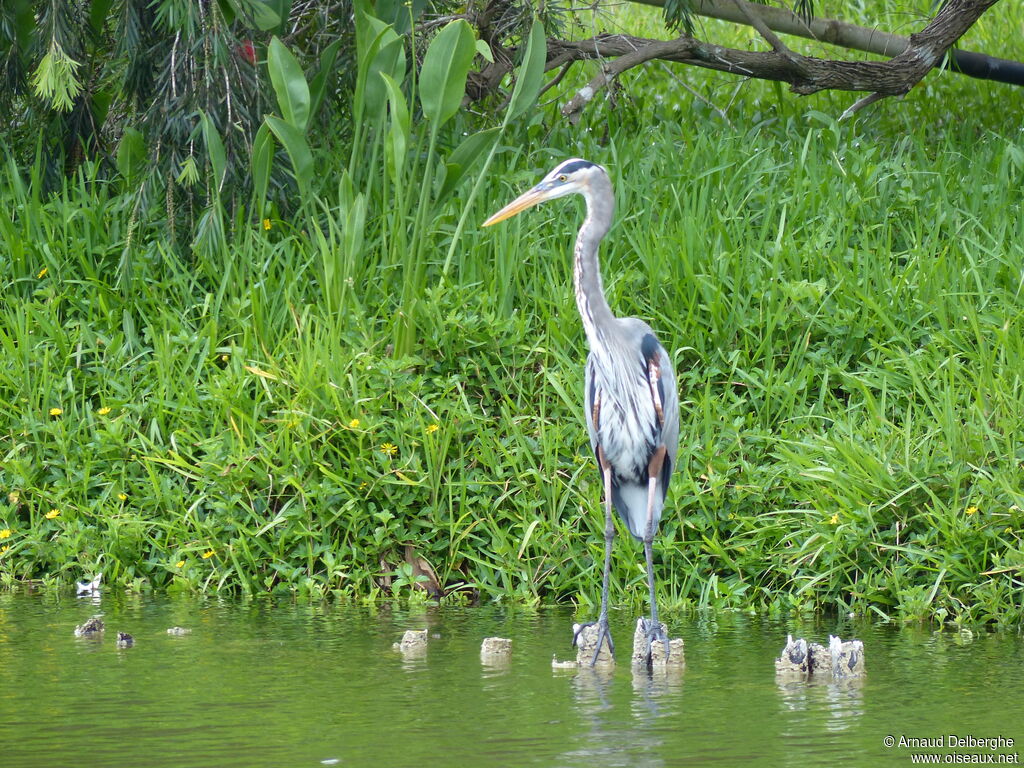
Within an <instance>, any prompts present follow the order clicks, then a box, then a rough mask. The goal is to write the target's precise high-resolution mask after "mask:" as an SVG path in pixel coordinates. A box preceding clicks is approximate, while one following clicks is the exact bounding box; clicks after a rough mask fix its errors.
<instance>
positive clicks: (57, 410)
mask: <svg viewBox="0 0 1024 768" xmlns="http://www.w3.org/2000/svg"><path fill="white" fill-rule="evenodd" d="M62 413H64V409H63V408H51V409H50V415H51V416H60V415H61V414H62Z"/></svg>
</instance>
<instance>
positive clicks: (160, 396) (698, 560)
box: [0, 78, 1024, 625]
mask: <svg viewBox="0 0 1024 768" xmlns="http://www.w3.org/2000/svg"><path fill="white" fill-rule="evenodd" d="M747 87H748V89H754V88H757V89H760V90H747V91H744V93H743V95H742V96H741V97H740V99H739V101H738V102H737V105H736V106H734V107H733V111H732V112H731V113H730V115H731V124H726V123H724V122H722V121H721V120H720V119H719V118H718V117H716V116H715V114H714V113H713V112H706V113H704V112H700V111H699V110H698V111H697V112H695V113H694V115H695V116H694V117H693V119H692V120H690V121H688V122H681V121H680V120H679V118H678V113H677V112H675V111H674V110H675V107H673V106H672V102H671V100H668V101H665V100H660V101H659V100H658V99H655V98H654V97H653V96H652V95H651V94H650V93H647V92H639V93H636V94H635V98H636V103H637V105H639V107H641V109H639V110H636V111H629V110H616V109H614V108H613V107H611V106H604V107H595V111H594V113H593V114H592V115H591V116H590V117H589V118H588V120H590V121H591V127H594V126H600V124H601V121H604V122H605V123H606V124H607V125H608V128H609V130H608V131H607V132H605V131H597V130H592V131H570V130H569V129H568V128H567V127H565V126H561V125H557V124H555V123H554V121H553V118H550V119H551V120H552V124H553V125H554V127H551V126H545V125H543V124H541V121H539V120H538V121H535V124H534V125H532V126H524V127H520V128H517V129H515V131H513V132H512V133H511V134H510V135H509V136H507V137H506V138H507V141H508V143H509V145H517V146H522V147H523V149H522V150H512V149H508V150H506V151H504V152H502V153H501V154H499V156H498V159H497V160H496V162H495V163H494V165H492V166H491V170H490V173H489V175H488V176H487V178H486V179H485V180H484V183H483V185H482V187H481V192H480V195H479V196H478V197H477V199H476V201H475V202H474V203H473V207H472V211H471V214H470V216H469V219H468V221H469V225H468V226H467V227H466V229H465V230H464V232H463V234H462V239H461V241H460V242H459V245H458V248H457V249H456V251H455V252H454V253H455V255H454V259H453V261H452V262H451V263H446V262H445V257H446V254H447V252H448V246H449V243H450V238H451V237H452V236H453V233H454V231H455V227H456V223H457V221H458V216H459V214H460V213H461V210H460V205H461V203H459V202H457V201H452V202H450V203H448V204H446V205H445V206H442V207H441V209H440V210H437V211H431V212H430V214H429V216H425V218H424V219H423V220H424V221H426V224H425V225H423V226H420V227H419V228H417V229H415V230H413V231H414V232H415V233H416V234H417V236H418V237H421V238H423V248H422V251H421V254H422V261H421V263H418V264H415V265H412V266H411V267H410V265H408V264H405V263H404V262H403V261H402V260H401V259H399V260H396V259H395V254H396V253H397V251H396V249H395V245H394V242H392V241H391V239H390V238H392V236H393V235H394V232H395V230H394V226H395V222H394V220H393V218H394V217H393V212H394V211H393V208H389V207H388V200H389V198H388V197H387V195H386V194H384V196H382V197H380V198H379V199H370V200H369V201H368V205H369V208H368V216H367V225H366V232H365V238H364V241H363V242H364V245H363V247H362V250H361V251H360V257H359V259H356V260H350V261H346V262H345V269H346V270H348V272H347V273H346V275H347V277H346V279H345V280H344V281H342V285H343V288H342V289H340V291H339V292H330V291H327V290H326V289H325V285H324V281H325V279H326V278H325V274H326V273H325V271H324V269H325V265H328V264H331V263H333V262H332V259H334V258H335V257H337V258H340V256H338V254H340V253H341V250H340V249H341V248H342V245H341V244H340V241H339V243H334V244H331V243H327V245H326V246H325V245H324V243H323V242H320V241H317V240H316V238H314V237H313V236H312V235H311V232H313V231H314V227H313V226H312V222H311V221H310V220H308V219H304V218H303V216H302V215H300V214H296V213H279V214H277V215H275V216H274V217H273V218H270V219H268V220H267V222H266V224H265V225H263V224H261V225H260V226H258V227H254V228H252V229H251V230H249V229H246V228H244V227H242V228H239V229H238V230H237V231H236V232H234V233H233V235H232V238H233V240H232V244H231V246H230V248H228V249H227V250H225V251H223V252H218V253H210V252H203V251H201V250H194V251H192V250H189V249H188V248H187V247H186V248H178V247H174V246H172V245H170V244H169V242H168V236H167V233H166V230H165V229H164V228H163V227H162V224H161V222H160V221H159V219H150V220H147V221H146V222H145V223H144V224H142V225H139V226H136V221H135V219H134V216H135V206H134V203H135V199H134V197H133V196H131V195H127V194H124V193H122V192H120V191H118V190H119V188H118V186H117V185H116V184H112V183H108V182H107V181H106V180H105V179H104V178H103V177H102V176H101V174H100V172H99V171H98V170H96V171H93V172H90V171H85V170H83V171H82V174H81V175H80V176H79V177H78V178H76V179H74V180H70V181H68V182H67V183H66V184H65V186H64V188H63V189H62V190H61V191H58V192H57V193H55V194H44V193H43V192H42V190H41V189H40V188H39V187H38V185H34V184H33V181H32V178H33V177H32V176H31V174H29V173H28V172H26V171H19V170H17V169H15V168H14V167H13V165H8V166H5V168H4V169H3V172H2V173H0V205H2V206H3V208H4V209H5V210H6V211H9V212H10V214H11V215H10V216H9V217H6V218H5V219H4V220H3V221H0V284H2V287H3V290H2V293H0V349H2V356H0V435H3V439H4V446H3V450H2V452H0V461H2V465H0V486H2V490H3V493H4V499H5V500H4V499H0V581H2V582H3V583H4V584H8V585H9V584H12V583H16V582H20V581H25V580H35V579H42V580H43V581H44V582H48V583H57V582H62V583H70V582H71V581H73V580H76V579H83V578H84V577H86V576H90V577H91V576H92V575H93V574H95V573H97V572H100V571H102V572H103V574H104V576H105V578H106V581H107V583H111V584H116V585H121V586H126V587H130V588H132V589H136V590H139V589H156V590H177V591H195V592H208V593H209V592H228V593H234V594H243V593H244V594H259V593H265V592H272V593H276V592H284V593H291V592H296V593H299V594H302V595H308V596H312V597H319V596H323V595H331V594H338V595H342V596H348V597H358V598H370V599H373V598H376V597H384V596H387V595H389V594H398V595H407V594H409V593H410V592H411V591H412V590H413V589H414V586H413V584H414V582H416V581H417V580H418V579H419V578H420V577H421V575H422V574H421V572H423V571H425V570H430V571H432V573H433V575H434V576H435V577H436V579H437V580H438V581H439V582H440V583H441V584H442V585H444V586H445V588H446V589H448V590H451V591H452V592H453V595H454V596H453V597H449V598H446V599H448V600H472V599H480V600H483V601H493V600H501V601H511V602H519V603H536V602H539V601H579V602H581V603H583V604H592V603H593V602H594V601H595V600H596V599H597V590H596V588H595V585H596V578H597V573H598V571H597V565H596V564H597V563H598V562H599V560H600V558H601V557H602V547H603V541H602V536H601V526H602V522H601V514H600V511H599V507H598V504H599V496H600V488H599V483H598V477H597V473H596V471H595V470H594V467H593V460H592V458H591V456H590V455H589V446H588V445H587V439H586V432H585V429H584V426H583V419H582V402H583V393H582V387H581V379H582V361H583V358H584V354H585V343H584V337H583V334H582V330H581V327H580V323H579V320H578V317H577V315H576V309H575V305H574V301H573V295H572V289H571V269H572V265H571V256H570V252H571V244H572V237H573V234H574V232H575V228H576V226H578V223H579V220H580V209H579V207H578V205H576V204H575V203H572V202H565V203H564V204H562V205H561V207H555V204H552V206H550V207H548V208H546V209H543V210H538V211H535V212H531V213H530V214H528V215H523V216H520V217H519V218H518V219H517V220H515V221H513V222H509V223H508V224H506V225H505V226H504V227H503V228H501V229H500V231H496V230H493V229H491V230H480V229H479V227H478V226H476V225H477V224H478V223H479V222H481V221H483V220H484V219H485V218H486V216H487V215H488V214H489V213H492V212H493V211H495V210H496V209H497V208H499V207H500V206H501V205H503V204H504V203H505V202H507V201H508V200H510V199H511V197H512V196H513V195H514V194H516V192H517V191H519V190H522V189H524V188H525V187H527V186H528V185H530V184H532V183H534V182H535V181H536V180H537V179H538V178H539V176H540V174H542V173H543V172H546V171H547V170H548V169H549V167H550V166H552V165H553V164H554V162H555V161H556V160H558V159H562V158H565V157H569V156H574V155H581V156H585V157H587V158H589V159H592V160H594V161H598V162H601V163H603V164H605V165H606V166H607V167H608V168H609V169H610V171H611V174H612V176H613V177H614V180H615V182H616V192H617V197H618V214H617V219H616V224H615V226H614V227H613V229H612V231H611V233H610V234H609V237H608V242H607V243H606V245H605V246H604V248H603V251H602V260H603V266H604V270H605V285H606V289H607V291H608V293H609V299H610V302H611V304H612V306H613V307H614V309H615V310H616V311H617V312H618V313H620V314H622V315H636V316H639V317H643V318H645V319H647V320H648V321H649V322H650V323H651V325H652V326H653V327H654V328H655V329H656V330H657V331H658V333H659V336H660V338H661V340H662V342H663V343H664V345H665V346H666V348H667V349H668V350H669V352H670V354H671V356H672V358H673V360H674V362H675V366H676V371H677V375H678V379H679V385H680V392H681V400H682V417H681V421H682V437H681V450H680V457H679V471H678V472H677V474H676V477H675V479H674V484H673V487H672V490H671V492H670V497H669V503H668V506H667V510H666V514H665V517H664V519H663V522H662V526H661V533H660V537H659V540H658V544H657V551H658V555H657V558H658V562H657V568H658V576H659V579H660V581H661V585H662V586H661V594H662V597H663V600H664V603H665V605H666V606H667V607H668V608H669V609H670V610H672V609H677V610H678V609H684V608H687V607H704V606H709V607H727V608H754V609H759V610H769V611H772V610H790V609H808V608H826V609H828V610H832V611H836V612H841V613H846V612H850V611H852V612H856V613H858V614H861V615H863V614H867V613H873V614H878V615H882V616H889V617H899V618H901V619H916V618H934V619H941V620H956V621H963V622H968V623H971V622H987V623H997V624H1003V625H1018V624H1020V623H1021V621H1022V620H1024V597H1022V595H1024V590H1022V589H1021V586H1022V584H1021V578H1022V572H1021V570H1022V568H1024V548H1022V537H1024V513H1022V512H1021V507H1022V506H1024V489H1022V483H1021V477H1022V473H1021V465H1022V462H1024V445H1022V443H1021V438H1020V435H1021V428H1020V427H1021V418H1022V414H1024V382H1022V378H1021V371H1022V370H1024V340H1022V302H1021V285H1022V283H1021V265H1022V263H1024V259H1022V257H1024V246H1022V243H1024V232H1022V231H1021V229H1022V221H1024V219H1022V217H1021V215H1020V214H1021V193H1020V189H1021V180H1022V178H1021V177H1022V173H1024V147H1022V146H1021V144H1020V136H1019V131H1018V130H1017V127H1016V119H1015V118H1014V119H1013V120H1011V119H1010V118H999V117H998V115H999V114H1007V115H1009V114H1019V113H1020V111H1021V107H1022V106H1024V105H1022V103H1021V101H1022V100H1021V97H1020V95H1019V94H1018V93H1017V92H1016V91H1012V90H1011V89H1009V88H1008V87H1006V88H1004V90H1003V91H1001V92H1000V95H997V96H996V95H992V94H991V93H989V92H987V91H985V92H982V91H979V92H975V91H972V90H971V88H970V87H968V86H966V85H963V84H960V83H959V81H951V80H950V79H949V78H945V79H941V80H938V81H937V82H936V83H933V82H931V81H929V85H928V86H927V87H926V88H927V89H932V90H929V91H928V92H927V93H918V92H916V91H915V98H914V99H908V100H907V103H906V104H905V105H903V106H902V107H900V108H898V109H897V108H893V109H892V110H891V111H890V112H887V113H883V114H882V115H881V116H879V117H878V118H877V120H876V121H874V122H871V121H864V122H862V121H857V120H855V121H853V122H851V123H848V124H841V125H840V124H837V123H835V122H834V121H833V120H832V119H831V118H829V117H827V116H826V115H824V114H822V113H820V112H816V111H814V110H813V109H811V108H810V106H814V107H818V108H823V107H826V106H827V105H828V104H829V103H830V102H829V99H833V98H835V97H834V96H832V95H828V96H824V95H823V96H822V97H820V99H819V101H816V102H796V101H793V102H788V101H787V102H779V103H777V102H776V101H775V100H774V99H773V97H772V96H771V94H772V90H771V88H770V87H769V86H762V85H756V86H755V85H754V84H750V85H749V86H747ZM972 87H973V86H972ZM942 89H948V90H946V91H943V90H942ZM684 96H685V94H684ZM685 97H686V98H690V97H689V96H685ZM680 98H682V97H680ZM950 99H952V100H953V101H955V100H956V99H974V101H973V102H972V104H973V106H972V108H971V110H970V112H971V114H984V115H988V116H990V118H991V119H990V122H988V123H986V124H984V125H983V124H981V123H978V124H977V125H974V126H962V125H951V124H949V123H948V122H946V123H944V122H943V121H942V120H943V118H942V116H943V114H944V113H943V112H942V110H943V109H944V107H942V106H941V105H943V104H946V103H952V102H951V101H950ZM688 103H690V104H691V106H693V102H688ZM997 103H998V104H1000V105H1001V110H1002V112H1000V111H999V110H997V109H994V108H993V109H992V110H988V108H987V107H990V106H991V107H994V106H995V105H996V104H997ZM1008 104H1009V105H1010V106H1007V105H1008ZM808 105H810V106H808ZM648 107H649V109H648V110H647V112H644V111H643V110H645V109H647V108H648ZM694 109H696V107H694ZM839 111H841V110H836V111H835V113H836V114H838V112H839ZM652 115H653V117H652ZM673 116H675V117H673ZM641 118H643V119H641ZM544 119H549V118H548V117H545V118H544ZM1000 120H1002V122H1000ZM382 158H383V155H381V158H378V159H380V162H382V163H383V159H382ZM318 162H321V163H322V167H323V168H324V169H325V178H324V179H323V180H322V184H321V186H320V187H319V192H318V195H319V197H318V200H319V203H320V205H319V206H318V207H317V210H318V211H320V212H321V213H322V214H323V216H324V217H325V218H324V219H323V220H318V224H319V225H320V226H321V231H326V232H328V233H332V232H333V233H335V234H336V233H337V232H336V230H333V229H331V227H330V226H329V222H330V221H334V220H336V219H337V217H338V216H339V213H338V212H339V211H341V210H342V209H343V206H344V204H345V203H344V201H343V200H342V199H341V197H343V196H344V194H345V193H344V191H343V190H342V189H341V187H342V186H343V185H341V184H340V183H339V182H338V178H337V177H336V176H335V175H334V172H333V170H332V168H333V166H332V165H331V163H330V162H329V157H328V155H327V154H324V155H323V156H322V157H320V158H319V159H318ZM381 173H383V171H381ZM90 174H91V175H90ZM37 182H38V179H37ZM378 191H379V190H378ZM318 215H320V214H318ZM338 220H340V219H338ZM325 222H326V223H325ZM339 226H341V225H339ZM403 226H404V224H403ZM403 231H404V230H403ZM409 268H411V269H413V270H414V271H416V270H418V271H416V275H417V278H416V279H417V280H418V281H420V282H419V283H418V284H421V285H422V286H423V291H422V294H421V295H420V296H418V297H415V296H414V297H410V296H407V295H402V294H403V292H405V291H406V286H407V280H408V279H410V278H409V277H408V274H407V270H408V269H409ZM410 301H412V304H410ZM407 306H415V308H416V312H417V314H416V321H415V322H416V325H415V331H416V334H415V342H414V344H413V345H412V346H413V352H412V353H411V354H410V355H408V356H403V357H398V358H396V356H395V355H394V353H393V349H394V348H393V346H392V344H393V343H394V340H395V339H396V338H398V337H400V334H397V335H396V327H397V324H402V323H407V318H406V317H404V316H403V312H402V309H401V308H402V307H407ZM401 338H406V339H408V336H404V337H401ZM640 563H641V557H640V553H639V549H638V548H637V547H636V545H634V544H633V543H632V542H631V541H630V539H629V538H628V536H624V537H622V538H620V540H619V543H618V545H617V549H616V556H615V560H614V564H613V567H614V578H613V599H614V600H615V601H616V602H620V603H621V602H633V603H635V604H640V603H641V602H642V600H643V597H644V573H643V568H642V567H641V565H640Z"/></svg>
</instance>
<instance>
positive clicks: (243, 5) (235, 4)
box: [229, 0, 281, 32]
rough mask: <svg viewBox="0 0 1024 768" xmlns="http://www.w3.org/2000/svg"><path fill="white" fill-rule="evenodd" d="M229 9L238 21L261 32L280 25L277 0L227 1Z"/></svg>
mask: <svg viewBox="0 0 1024 768" xmlns="http://www.w3.org/2000/svg"><path fill="white" fill-rule="evenodd" d="M229 5H230V7H231V8H232V9H233V10H234V11H235V13H236V14H237V15H238V16H239V17H240V21H241V22H242V23H243V24H244V25H245V26H247V27H248V26H249V25H250V23H251V24H252V26H254V27H255V28H256V29H259V30H261V31H263V32H266V31H268V30H271V29H273V28H274V27H278V26H280V25H281V13H280V10H281V9H280V8H279V7H278V6H279V3H278V2H277V0H229Z"/></svg>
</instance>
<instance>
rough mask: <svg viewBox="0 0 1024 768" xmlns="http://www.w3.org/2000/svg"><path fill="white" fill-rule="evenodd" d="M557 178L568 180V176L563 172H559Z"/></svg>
mask: <svg viewBox="0 0 1024 768" xmlns="http://www.w3.org/2000/svg"><path fill="white" fill-rule="evenodd" d="M558 180H559V181H568V180H569V177H568V176H566V175H565V174H564V173H560V174H559V175H558Z"/></svg>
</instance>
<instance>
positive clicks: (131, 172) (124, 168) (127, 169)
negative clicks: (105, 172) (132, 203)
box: [117, 128, 146, 186]
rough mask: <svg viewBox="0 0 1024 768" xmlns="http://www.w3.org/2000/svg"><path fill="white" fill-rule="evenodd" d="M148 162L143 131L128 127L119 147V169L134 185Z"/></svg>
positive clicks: (129, 183) (130, 183)
mask: <svg viewBox="0 0 1024 768" xmlns="http://www.w3.org/2000/svg"><path fill="white" fill-rule="evenodd" d="M145 164H146V140H145V139H144V138H143V137H142V132H141V131H137V130H135V129H134V128H126V129H125V131H124V134H123V135H122V136H121V143H120V144H119V145H118V147H117V171H118V173H120V174H121V175H122V176H123V177H124V180H125V181H126V182H127V183H128V185H129V186H133V185H134V184H135V182H136V180H137V178H138V174H139V173H140V172H141V171H142V169H143V168H144V167H145Z"/></svg>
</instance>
